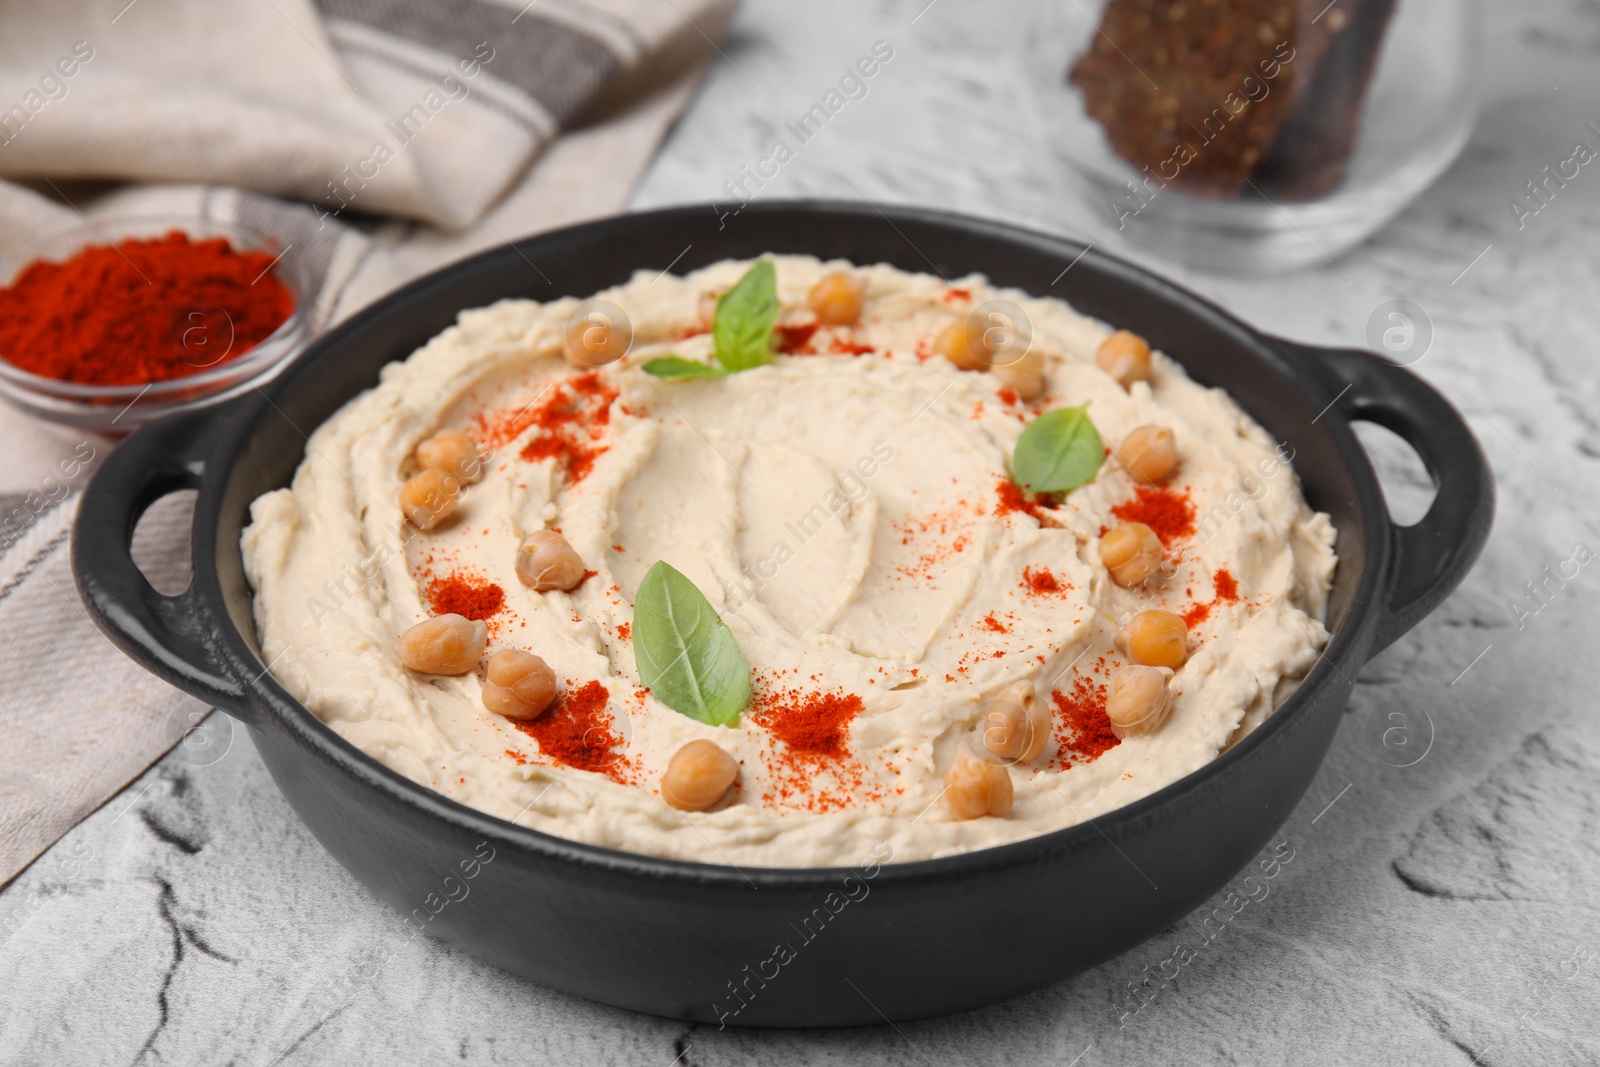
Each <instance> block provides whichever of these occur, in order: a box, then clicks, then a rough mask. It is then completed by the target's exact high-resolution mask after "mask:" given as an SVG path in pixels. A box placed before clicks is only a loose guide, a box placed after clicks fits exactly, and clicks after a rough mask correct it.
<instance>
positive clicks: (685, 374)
mask: <svg viewBox="0 0 1600 1067" xmlns="http://www.w3.org/2000/svg"><path fill="white" fill-rule="evenodd" d="M644 369H645V371H646V372H647V373H650V374H654V375H655V376H656V377H657V378H721V377H722V376H723V375H725V374H727V373H728V372H727V371H725V370H723V369H722V368H721V367H713V366H712V365H711V364H709V363H696V362H695V361H694V360H692V359H684V358H683V357H682V356H662V357H660V358H659V359H652V360H651V361H650V362H649V363H646V364H645V365H644Z"/></svg>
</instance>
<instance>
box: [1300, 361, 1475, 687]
mask: <svg viewBox="0 0 1600 1067" xmlns="http://www.w3.org/2000/svg"><path fill="white" fill-rule="evenodd" d="M1273 343H1274V344H1275V345H1276V346H1277V347H1278V348H1279V350H1281V351H1282V352H1283V353H1284V354H1285V355H1286V356H1287V357H1288V358H1289V359H1291V360H1292V361H1293V362H1295V363H1296V364H1299V365H1301V366H1304V367H1307V368H1309V369H1310V370H1311V372H1312V374H1313V375H1314V376H1315V377H1316V378H1317V379H1318V380H1319V381H1320V382H1322V384H1323V386H1324V387H1325V388H1327V390H1328V393H1329V396H1330V400H1329V402H1328V406H1329V407H1331V408H1337V409H1338V411H1339V413H1340V414H1342V415H1343V416H1344V417H1345V419H1346V420H1347V421H1353V420H1357V419H1361V420H1365V421H1367V422H1374V423H1377V424H1378V425H1379V426H1383V427H1385V428H1387V429H1389V430H1393V431H1394V432H1395V433H1396V434H1398V435H1399V436H1400V437H1401V438H1402V439H1403V440H1404V441H1405V442H1406V443H1407V444H1408V445H1410V446H1411V447H1412V448H1413V449H1415V450H1416V452H1417V455H1419V456H1421V457H1422V462H1423V465H1424V466H1426V467H1427V469H1428V476H1429V477H1430V478H1432V479H1433V484H1434V486H1435V488H1436V490H1437V493H1436V495H1435V496H1434V498H1433V503H1432V505H1431V506H1429V508H1428V513H1427V514H1426V515H1424V516H1423V517H1422V519H1421V521H1419V522H1417V523H1416V524H1415V525H1412V526H1398V525H1396V524H1395V523H1394V521H1393V520H1390V522H1389V541H1390V548H1391V551H1390V564H1389V581H1388V587H1387V589H1388V591H1387V593H1386V594H1385V601H1384V604H1383V611H1382V615H1381V617H1380V619H1379V621H1378V626H1377V630H1376V633H1375V636H1374V638H1373V645H1372V651H1371V653H1370V654H1369V655H1377V654H1378V653H1379V652H1381V651H1383V650H1384V649H1385V648H1387V647H1389V645H1391V644H1393V643H1394V641H1395V640H1396V639H1397V638H1399V637H1400V636H1401V635H1402V634H1404V633H1405V632H1406V631H1407V630H1409V629H1411V627H1413V626H1415V625H1416V624H1417V622H1418V621H1419V620H1420V619H1421V618H1422V617H1423V616H1424V615H1426V614H1427V613H1428V612H1430V611H1432V610H1433V609H1434V608H1436V607H1438V606H1439V604H1440V603H1441V602H1443V601H1444V599H1445V597H1447V596H1449V595H1450V593H1451V591H1452V590H1454V589H1455V587H1456V586H1457V585H1459V584H1460V583H1461V580H1462V579H1463V578H1465V577H1466V576H1467V572H1468V571H1470V570H1471V569H1472V565H1473V563H1475V562H1476V561H1477V559H1478V554H1479V553H1480V552H1481V551H1482V550H1483V545H1484V542H1485V541H1486V540H1488V537H1489V527H1490V525H1491V524H1492V523H1493V521H1494V495H1495V491H1494V476H1493V474H1492V473H1491V471H1490V468H1489V463H1488V460H1486V459H1485V458H1484V455H1483V450H1482V448H1480V447H1479V445H1478V441H1477V438H1475V437H1474V436H1473V435H1472V431H1471V430H1470V429H1468V428H1467V424H1466V420H1465V419H1463V418H1462V417H1461V413H1460V412H1458V411H1457V410H1456V409H1455V408H1454V407H1452V406H1451V404H1450V402H1449V401H1448V400H1446V399H1445V398H1444V397H1443V396H1441V395H1440V394H1439V393H1438V391H1437V390H1435V389H1434V388H1433V387H1432V386H1430V385H1429V384H1427V383H1426V382H1424V381H1423V380H1422V379H1421V378H1419V377H1417V376H1416V375H1415V374H1412V373H1411V372H1410V371H1408V370H1406V369H1404V368H1402V367H1398V366H1396V365H1395V364H1393V363H1390V362H1389V361H1388V360H1386V359H1383V358H1381V357H1379V356H1377V355H1374V354H1373V353H1371V352H1365V351H1362V350H1359V349H1341V348H1316V347H1312V346H1309V345H1299V344H1295V343H1294V342H1292V341H1283V340H1279V339H1276V338H1274V340H1273ZM1325 410H1326V409H1325ZM1385 507H1386V508H1387V503H1386V504H1385Z"/></svg>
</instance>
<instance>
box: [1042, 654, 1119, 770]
mask: <svg viewBox="0 0 1600 1067" xmlns="http://www.w3.org/2000/svg"><path fill="white" fill-rule="evenodd" d="M1050 699H1051V700H1052V701H1054V702H1055V706H1056V739H1057V740H1058V741H1059V742H1060V745H1061V751H1060V765H1061V769H1062V770H1066V769H1067V768H1068V767H1071V766H1072V765H1073V764H1075V763H1091V762H1093V761H1094V760H1097V759H1099V758H1100V757H1101V756H1103V755H1104V754H1105V753H1107V752H1109V751H1110V750H1111V749H1113V748H1116V747H1117V746H1118V745H1120V744H1121V743H1122V739H1121V738H1119V737H1118V736H1117V735H1116V734H1115V733H1114V732H1112V729H1111V719H1110V717H1108V716H1107V715H1106V687H1105V686H1103V685H1096V684H1095V683H1094V682H1093V681H1092V680H1090V679H1089V678H1085V677H1083V676H1081V675H1080V676H1079V677H1078V678H1077V679H1075V680H1074V682H1073V684H1072V692H1071V693H1062V692H1061V691H1059V690H1057V691H1055V692H1052V693H1051V694H1050Z"/></svg>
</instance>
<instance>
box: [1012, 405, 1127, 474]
mask: <svg viewBox="0 0 1600 1067" xmlns="http://www.w3.org/2000/svg"><path fill="white" fill-rule="evenodd" d="M1088 407H1089V405H1088V404H1085V405H1084V406H1083V407H1081V408H1057V409H1056V410H1054V411H1047V412H1045V413H1044V414H1043V415H1040V416H1039V417H1038V418H1037V419H1034V420H1033V421H1032V422H1030V423H1029V424H1028V428H1027V429H1025V430H1023V431H1022V436H1021V437H1019V438H1017V448H1016V451H1015V452H1014V453H1013V454H1012V456H1011V476H1012V478H1013V479H1015V480H1016V482H1017V484H1018V485H1020V486H1022V487H1023V488H1024V489H1027V490H1029V491H1030V492H1034V493H1059V492H1062V491H1064V490H1067V489H1076V488H1077V487H1078V486H1080V485H1082V484H1083V483H1084V482H1087V481H1089V480H1090V479H1091V478H1093V477H1094V476H1095V474H1096V472H1098V471H1099V470H1100V464H1101V463H1102V462H1104V460H1105V458H1106V450H1105V445H1104V444H1102V443H1101V441H1100V432H1099V431H1098V430H1096V429H1095V428H1094V423H1092V422H1090V421H1089V415H1088Z"/></svg>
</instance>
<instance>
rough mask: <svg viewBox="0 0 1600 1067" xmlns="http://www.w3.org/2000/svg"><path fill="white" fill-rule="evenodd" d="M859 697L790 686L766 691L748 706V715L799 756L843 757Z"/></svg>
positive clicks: (858, 706)
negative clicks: (795, 688)
mask: <svg viewBox="0 0 1600 1067" xmlns="http://www.w3.org/2000/svg"><path fill="white" fill-rule="evenodd" d="M861 708H862V703H861V698H860V697H858V696H855V695H854V694H843V693H801V692H797V691H795V690H792V689H784V690H779V691H777V692H774V693H768V694H766V695H765V696H763V697H762V698H761V699H760V700H758V701H757V702H756V703H755V704H754V705H753V706H752V707H751V709H750V717H751V718H752V719H754V720H755V721H756V722H757V723H759V724H760V725H762V726H764V727H766V728H767V729H768V730H771V731H772V733H773V735H774V736H776V737H777V738H778V740H780V741H782V742H783V743H784V744H785V745H787V746H788V747H789V751H790V752H791V753H794V754H796V755H799V756H803V757H811V758H813V759H835V760H836V759H843V758H844V757H845V755H846V751H845V740H846V738H847V737H848V735H849V729H850V721H851V720H852V719H854V718H855V717H856V715H857V714H858V713H859V712H860V711H861Z"/></svg>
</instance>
